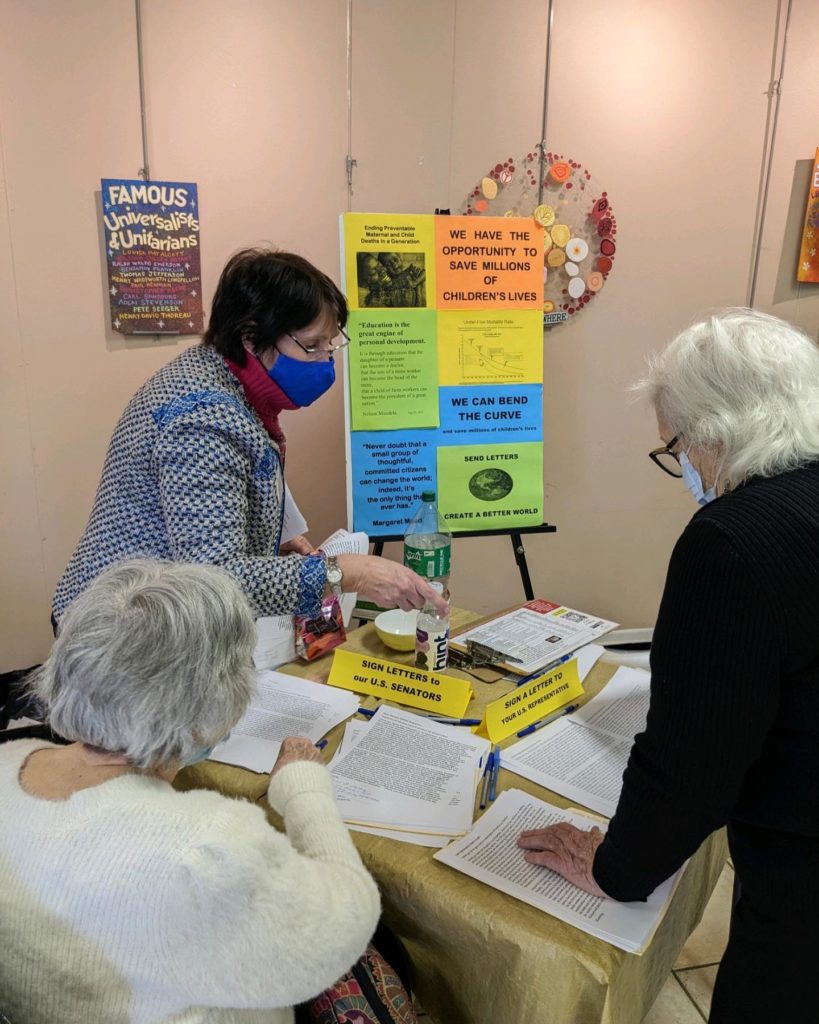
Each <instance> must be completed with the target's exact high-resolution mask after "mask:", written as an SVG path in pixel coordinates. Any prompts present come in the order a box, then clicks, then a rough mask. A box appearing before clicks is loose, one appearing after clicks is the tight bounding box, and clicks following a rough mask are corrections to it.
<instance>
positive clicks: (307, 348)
mask: <svg viewBox="0 0 819 1024" xmlns="http://www.w3.org/2000/svg"><path fill="white" fill-rule="evenodd" d="M285 333H286V334H287V337H288V338H289V339H290V340H291V341H295V343H296V344H297V345H298V346H299V348H300V349H301V350H302V352H305V353H306V354H307V355H308V356H323V355H327V354H328V353H329V354H330V355H332V354H333V352H337V351H338V350H339V349H340V348H346V347H347V346H348V345H349V344H350V335H349V334H348V333H347V332H346V331H345V330H344V328H343V327H339V329H338V333H339V335H341V337H342V338H343V339H344V341H340V342H339V343H338V344H337V345H328V346H327V347H326V348H321V347H320V346H319V345H305V344H304V342H303V341H299V339H298V338H297V337H296V335H295V334H291V333H290V331H285Z"/></svg>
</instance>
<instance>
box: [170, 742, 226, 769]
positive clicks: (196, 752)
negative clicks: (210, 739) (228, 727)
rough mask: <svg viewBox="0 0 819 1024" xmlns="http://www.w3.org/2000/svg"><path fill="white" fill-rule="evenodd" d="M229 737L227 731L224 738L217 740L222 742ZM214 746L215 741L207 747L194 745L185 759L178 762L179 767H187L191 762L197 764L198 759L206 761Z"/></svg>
mask: <svg viewBox="0 0 819 1024" xmlns="http://www.w3.org/2000/svg"><path fill="white" fill-rule="evenodd" d="M229 739H230V733H228V734H227V736H225V737H224V739H222V740H220V741H219V742H220V743H224V742H225V740H229ZM214 747H216V744H215V743H211V745H210V746H209V747H195V748H194V749H193V750H192V751H191V752H190V754H189V755H188V756H187V757H186V758H185V760H184V761H183V762H182V763H181V764H180V766H179V767H180V768H189V767H190V766H191V765H192V764H199V762H200V761H207V759H208V758H209V757H210V755H211V754H212V753H213V750H214Z"/></svg>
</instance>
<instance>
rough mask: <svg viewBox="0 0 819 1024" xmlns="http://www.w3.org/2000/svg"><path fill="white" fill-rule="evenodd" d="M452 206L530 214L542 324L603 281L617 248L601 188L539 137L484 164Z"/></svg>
mask: <svg viewBox="0 0 819 1024" xmlns="http://www.w3.org/2000/svg"><path fill="white" fill-rule="evenodd" d="M541 171H542V178H541ZM459 212H460V213H461V214H468V215H471V216H477V217H480V216H486V217H534V219H535V220H536V221H537V222H538V223H539V224H541V225H542V226H543V228H544V230H545V251H544V264H543V326H544V328H545V327H553V326H555V325H557V324H561V323H565V322H566V321H568V320H569V319H570V318H571V317H574V316H576V315H577V314H578V313H580V312H581V311H582V310H583V309H585V308H586V306H587V305H588V304H589V303H590V302H591V301H592V299H593V298H595V297H596V296H597V295H598V294H599V293H600V292H601V291H602V289H603V287H604V285H605V284H606V282H607V281H608V278H609V275H610V274H611V271H612V267H613V266H614V260H615V254H616V252H617V244H616V242H615V236H616V234H617V220H616V218H615V216H614V210H613V208H612V205H611V200H610V199H609V195H608V193H607V192H606V191H605V190H604V189H603V188H602V187H601V186H600V185H599V183H598V182H597V181H596V180H595V179H594V177H593V176H592V174H591V172H590V171H588V170H587V169H586V168H585V167H584V166H583V165H582V164H580V163H578V162H577V161H576V160H572V159H569V158H568V157H564V156H563V155H562V154H561V153H557V152H555V151H554V150H551V149H546V148H545V147H544V146H543V145H542V144H540V143H538V144H537V145H536V146H535V147H534V148H533V149H532V150H530V151H529V152H528V153H526V155H525V156H523V157H522V158H520V159H517V160H515V159H514V158H512V157H509V158H508V159H506V160H504V161H503V162H502V163H498V164H495V166H494V167H491V168H490V169H489V170H488V171H487V172H486V174H485V175H483V177H482V178H481V179H480V181H479V182H478V183H477V184H476V185H475V187H474V188H473V189H472V191H471V192H470V193H469V195H468V196H467V197H466V199H465V200H464V201H463V203H462V204H461V209H460V211H459Z"/></svg>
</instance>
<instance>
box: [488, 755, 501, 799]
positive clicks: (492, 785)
mask: <svg viewBox="0 0 819 1024" xmlns="http://www.w3.org/2000/svg"><path fill="white" fill-rule="evenodd" d="M492 756H493V758H494V760H493V762H492V771H491V772H490V775H489V802H490V804H491V803H492V802H493V800H494V799H495V796H496V795H497V788H498V772H499V771H500V762H501V755H500V748H499V747H495V749H494V750H493V751H492Z"/></svg>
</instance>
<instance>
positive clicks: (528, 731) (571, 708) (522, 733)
mask: <svg viewBox="0 0 819 1024" xmlns="http://www.w3.org/2000/svg"><path fill="white" fill-rule="evenodd" d="M579 707H580V705H579V704H570V705H569V706H568V707H567V708H561V709H560V711H555V713H554V714H553V715H549V717H548V718H542V719H541V720H540V721H539V722H535V723H533V724H532V725H527V726H526V728H525V729H521V730H520V732H519V733H518V736H529V735H531V734H532V733H533V732H536V731H537V730H538V729H542V728H543V726H544V725H548V724H549V723H550V722H554V721H556V720H557V719H558V718H562V717H563V715H570V714H571V713H572V712H573V711H577V709H578V708H579Z"/></svg>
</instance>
